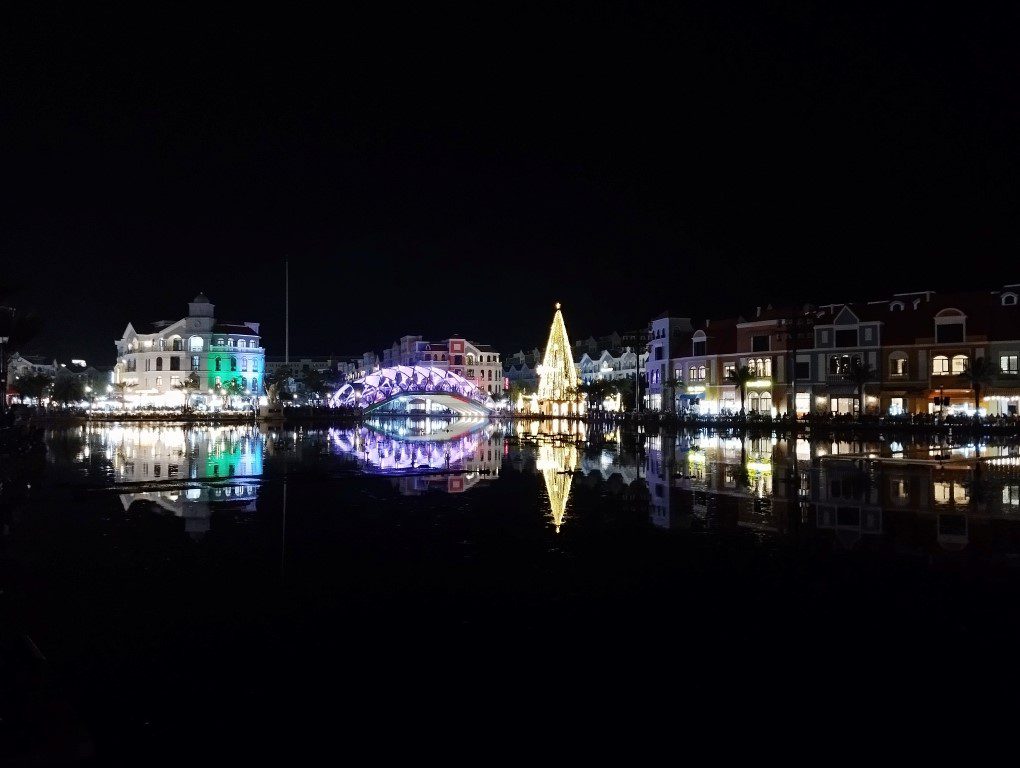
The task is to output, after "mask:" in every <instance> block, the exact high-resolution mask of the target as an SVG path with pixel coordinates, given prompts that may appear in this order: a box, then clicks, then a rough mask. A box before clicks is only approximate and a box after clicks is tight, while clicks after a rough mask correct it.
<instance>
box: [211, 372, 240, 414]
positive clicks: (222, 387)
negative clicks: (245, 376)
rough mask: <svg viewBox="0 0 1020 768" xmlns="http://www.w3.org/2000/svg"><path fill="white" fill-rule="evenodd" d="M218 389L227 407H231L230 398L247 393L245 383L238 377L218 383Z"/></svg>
mask: <svg viewBox="0 0 1020 768" xmlns="http://www.w3.org/2000/svg"><path fill="white" fill-rule="evenodd" d="M216 391H217V392H219V394H220V397H222V398H223V405H224V407H226V408H229V407H230V398H232V397H240V396H242V395H244V394H245V391H244V385H243V384H241V382H240V381H238V380H237V379H230V380H229V381H226V382H223V383H221V384H217V385H216Z"/></svg>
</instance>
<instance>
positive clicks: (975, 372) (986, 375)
mask: <svg viewBox="0 0 1020 768" xmlns="http://www.w3.org/2000/svg"><path fill="white" fill-rule="evenodd" d="M995 374H996V370H995V366H994V365H992V363H991V362H990V361H989V359H988V358H987V357H976V358H974V361H973V362H972V363H971V364H970V365H968V366H967V370H966V372H965V373H964V375H965V376H966V377H967V378H968V379H970V386H971V389H973V390H974V410H975V411H977V409H978V408H980V407H981V389H982V388H983V387H984V386H985V385H986V384H990V383H991V381H992V377H993V376H995ZM975 415H976V414H975Z"/></svg>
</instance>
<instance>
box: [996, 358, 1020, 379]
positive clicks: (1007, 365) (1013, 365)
mask: <svg viewBox="0 0 1020 768" xmlns="http://www.w3.org/2000/svg"><path fill="white" fill-rule="evenodd" d="M1018 360H1020V358H1018V356H1017V355H999V370H1000V371H1002V372H1003V373H1005V374H1009V375H1016V374H1017V373H1020V370H1018V368H1017V362H1018Z"/></svg>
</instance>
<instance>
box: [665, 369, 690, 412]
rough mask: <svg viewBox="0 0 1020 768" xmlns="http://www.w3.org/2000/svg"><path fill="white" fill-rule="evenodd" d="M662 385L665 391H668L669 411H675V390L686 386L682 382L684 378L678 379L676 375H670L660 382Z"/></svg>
mask: <svg viewBox="0 0 1020 768" xmlns="http://www.w3.org/2000/svg"><path fill="white" fill-rule="evenodd" d="M662 386H663V388H664V389H666V391H668V392H669V407H670V412H671V413H676V396H677V390H678V389H684V388H685V387H686V384H684V380H683V379H678V378H677V377H676V376H670V377H669V378H668V379H666V380H665V381H664V382H662Z"/></svg>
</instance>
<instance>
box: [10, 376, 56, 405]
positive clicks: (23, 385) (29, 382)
mask: <svg viewBox="0 0 1020 768" xmlns="http://www.w3.org/2000/svg"><path fill="white" fill-rule="evenodd" d="M52 383H53V379H52V378H50V377H49V376H47V375H46V374H45V373H29V374H26V375H24V376H19V377H18V378H16V379H15V380H14V382H13V385H12V386H13V389H14V391H15V392H17V393H18V395H19V396H20V397H21V398H22V399H23V400H24V399H25V398H28V399H30V400H35V401H36V404H38V403H39V400H40V399H41V398H42V397H43V396H44V395H45V394H46V392H47V390H48V389H49V387H50V385H51V384H52Z"/></svg>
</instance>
